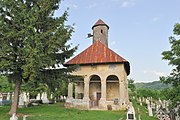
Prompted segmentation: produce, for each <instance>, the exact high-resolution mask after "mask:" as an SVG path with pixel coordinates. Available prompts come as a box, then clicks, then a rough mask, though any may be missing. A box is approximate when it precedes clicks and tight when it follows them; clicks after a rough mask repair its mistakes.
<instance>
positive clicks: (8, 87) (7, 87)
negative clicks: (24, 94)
mask: <svg viewBox="0 0 180 120" xmlns="http://www.w3.org/2000/svg"><path fill="white" fill-rule="evenodd" d="M0 86H1V87H0V92H2V93H7V92H12V91H13V90H12V89H13V87H14V84H11V83H10V82H9V81H8V78H7V77H6V76H0Z"/></svg>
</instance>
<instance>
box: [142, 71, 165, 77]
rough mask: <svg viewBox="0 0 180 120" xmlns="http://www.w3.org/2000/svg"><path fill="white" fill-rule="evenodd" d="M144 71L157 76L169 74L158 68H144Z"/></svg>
mask: <svg viewBox="0 0 180 120" xmlns="http://www.w3.org/2000/svg"><path fill="white" fill-rule="evenodd" d="M143 73H144V74H151V75H156V76H167V73H165V72H160V71H156V70H144V71H143Z"/></svg>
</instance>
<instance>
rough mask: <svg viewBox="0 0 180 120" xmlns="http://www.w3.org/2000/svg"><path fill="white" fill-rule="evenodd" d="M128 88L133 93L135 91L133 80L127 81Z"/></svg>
mask: <svg viewBox="0 0 180 120" xmlns="http://www.w3.org/2000/svg"><path fill="white" fill-rule="evenodd" d="M128 88H129V89H130V90H131V91H132V92H133V91H135V90H136V86H135V85H134V80H133V79H128Z"/></svg>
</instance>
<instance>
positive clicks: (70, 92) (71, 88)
mask: <svg viewBox="0 0 180 120" xmlns="http://www.w3.org/2000/svg"><path fill="white" fill-rule="evenodd" d="M68 98H69V99H72V98H73V83H72V82H69V84H68Z"/></svg>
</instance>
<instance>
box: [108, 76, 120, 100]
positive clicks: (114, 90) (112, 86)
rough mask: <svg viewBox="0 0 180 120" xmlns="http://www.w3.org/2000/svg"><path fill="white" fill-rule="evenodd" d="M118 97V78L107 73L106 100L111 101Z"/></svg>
mask: <svg viewBox="0 0 180 120" xmlns="http://www.w3.org/2000/svg"><path fill="white" fill-rule="evenodd" d="M116 98H119V78H118V77H117V76H116V75H109V76H108V77H107V78H106V100H107V101H112V100H114V99H116Z"/></svg>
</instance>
